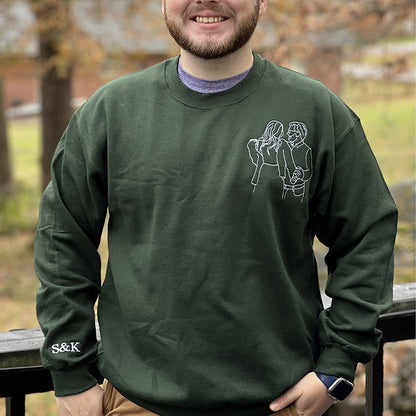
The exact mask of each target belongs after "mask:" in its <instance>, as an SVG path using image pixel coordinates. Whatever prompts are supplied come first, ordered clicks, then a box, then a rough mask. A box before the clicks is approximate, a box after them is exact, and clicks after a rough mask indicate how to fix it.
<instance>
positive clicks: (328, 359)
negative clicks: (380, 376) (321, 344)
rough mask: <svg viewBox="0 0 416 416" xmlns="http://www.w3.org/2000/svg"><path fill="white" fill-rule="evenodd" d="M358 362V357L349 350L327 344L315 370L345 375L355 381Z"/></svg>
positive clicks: (340, 375) (338, 375)
mask: <svg viewBox="0 0 416 416" xmlns="http://www.w3.org/2000/svg"><path fill="white" fill-rule="evenodd" d="M357 364H358V361H357V359H356V358H355V357H354V356H353V355H352V354H351V353H349V352H348V351H345V350H343V349H341V348H337V347H329V346H327V347H325V348H324V349H323V350H322V352H321V355H320V357H319V359H318V362H317V364H316V367H315V372H317V373H322V374H330V375H334V376H337V377H343V378H345V379H347V380H349V381H351V382H353V381H354V378H355V370H356V369H357Z"/></svg>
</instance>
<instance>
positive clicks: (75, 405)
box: [56, 384, 103, 416]
mask: <svg viewBox="0 0 416 416" xmlns="http://www.w3.org/2000/svg"><path fill="white" fill-rule="evenodd" d="M56 405H57V407H58V412H59V416H103V390H102V388H101V387H100V386H99V385H98V384H97V385H95V386H94V387H92V388H91V389H89V390H86V391H84V392H82V393H80V394H74V395H73V396H64V397H57V398H56Z"/></svg>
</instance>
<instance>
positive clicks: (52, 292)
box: [35, 0, 397, 416]
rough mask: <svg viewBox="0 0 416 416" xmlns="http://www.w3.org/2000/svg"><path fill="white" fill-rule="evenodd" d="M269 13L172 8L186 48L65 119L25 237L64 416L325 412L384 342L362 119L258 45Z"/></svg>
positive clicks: (387, 259) (375, 209)
mask: <svg viewBox="0 0 416 416" xmlns="http://www.w3.org/2000/svg"><path fill="white" fill-rule="evenodd" d="M266 8H267V0H257V1H256V0H164V1H163V2H162V12H163V16H164V18H165V21H166V25H167V28H168V30H169V32H170V33H171V35H172V37H173V38H174V39H175V41H176V42H177V43H178V45H179V46H180V56H178V57H175V58H172V59H169V60H167V61H164V62H162V63H160V64H158V65H155V66H153V67H151V68H148V69H146V70H143V71H140V72H137V73H133V74H130V75H127V76H125V77H122V78H119V79H117V80H114V81H112V82H110V83H108V84H106V85H105V86H103V87H102V88H101V89H99V90H98V91H97V92H96V93H95V94H94V95H93V96H92V97H91V98H90V99H89V100H88V101H87V102H86V103H85V104H84V105H83V106H82V107H81V108H80V109H79V110H78V111H77V112H76V113H75V114H74V116H73V118H72V120H71V122H70V124H69V125H68V128H67V130H66V131H65V133H64V135H63V137H62V139H61V141H60V143H59V145H58V147H57V150H56V154H55V157H54V160H53V163H52V181H51V183H50V184H49V186H48V187H47V189H46V190H45V193H44V195H43V197H42V201H41V207H40V217H39V225H38V229H37V234H36V241H35V267H36V272H37V275H38V277H39V279H40V282H41V286H40V288H39V291H38V297H37V312H38V318H39V322H40V324H41V326H42V329H43V331H44V333H45V342H44V345H43V348H42V352H41V353H42V360H43V363H44V365H45V366H46V367H47V368H49V369H50V370H51V374H52V377H53V381H54V386H55V394H56V397H57V405H58V410H59V414H60V416H81V415H82V416H101V415H103V414H104V415H108V416H135V415H142V416H145V415H146V416H147V415H154V414H158V415H162V416H266V415H271V414H276V415H279V416H296V415H298V414H299V415H302V416H321V415H322V414H323V413H324V412H325V411H326V410H327V409H328V408H329V407H330V406H331V405H332V404H333V403H334V402H335V401H337V400H343V399H344V398H346V397H347V396H348V394H349V393H350V392H351V390H352V387H353V381H354V374H355V368H356V365H357V363H358V362H360V361H361V362H366V361H368V360H370V359H371V358H372V357H373V356H374V355H375V353H376V352H377V348H378V341H379V338H380V333H379V331H378V330H377V329H376V328H375V324H376V322H377V318H378V316H379V314H380V313H382V312H383V311H385V310H386V309H387V308H388V307H389V306H390V304H391V292H392V290H391V289H392V277H393V245H394V239H395V233H396V221H397V210H396V207H395V205H394V202H393V200H392V199H391V196H390V194H389V191H388V189H387V186H386V184H385V182H384V180H383V178H382V175H381V173H380V170H379V168H378V165H377V162H376V161H375V159H374V156H373V154H372V152H371V150H370V148H369V146H368V143H367V140H366V137H365V135H364V132H363V130H362V127H361V124H360V121H359V119H358V117H357V116H356V115H355V114H354V113H353V112H352V111H351V110H350V109H349V108H348V107H347V106H346V105H345V104H344V103H343V102H342V101H341V100H340V99H339V98H338V97H336V96H335V95H334V94H333V93H331V92H330V91H329V90H328V89H327V88H326V87H324V86H323V85H322V84H320V83H318V82H316V81H313V80H311V79H309V78H306V77H304V76H302V75H300V74H298V73H295V72H293V71H290V70H289V69H285V68H282V67H280V66H278V65H276V64H274V63H271V62H269V61H267V60H266V59H264V58H262V57H261V56H259V55H258V54H256V53H254V52H253V50H252V44H251V36H252V34H253V32H254V30H255V28H256V25H257V22H258V19H259V18H260V17H261V16H262V15H263V14H264V13H265V12H266ZM107 212H108V214H109V224H108V246H109V259H108V265H107V273H106V278H105V282H104V285H103V286H102V287H101V281H100V257H99V254H98V252H97V247H98V244H99V241H100V237H101V233H102V229H103V225H104V221H105V218H106V215H107ZM315 237H317V238H318V239H319V240H320V241H321V242H322V243H323V244H325V245H326V246H327V247H328V249H329V251H328V255H327V257H326V263H327V266H328V272H329V279H328V283H327V287H326V292H327V294H328V295H329V296H330V297H331V298H332V305H331V308H330V309H324V308H323V305H322V301H321V296H320V288H319V284H318V273H317V267H316V261H315V257H314V253H313V248H312V247H313V240H314V238H315ZM98 296H99V304H98V305H99V306H98V319H99V324H100V333H101V340H100V342H97V340H96V336H95V317H94V304H95V302H96V299H97V297H98ZM93 363H97V364H98V367H99V370H100V371H101V374H102V375H103V376H104V378H105V383H104V386H103V388H102V387H100V386H99V385H98V384H97V381H96V379H95V378H94V377H93V375H92V374H91V373H90V365H91V364H93Z"/></svg>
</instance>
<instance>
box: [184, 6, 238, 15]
mask: <svg viewBox="0 0 416 416" xmlns="http://www.w3.org/2000/svg"><path fill="white" fill-rule="evenodd" d="M206 11H210V12H215V13H218V14H220V15H222V16H232V14H233V13H232V12H231V10H230V9H228V8H227V7H224V6H222V5H219V4H211V5H192V6H189V9H187V10H186V14H187V15H188V16H189V15H195V14H198V13H199V12H206Z"/></svg>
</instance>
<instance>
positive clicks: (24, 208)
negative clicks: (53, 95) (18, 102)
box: [0, 119, 40, 235]
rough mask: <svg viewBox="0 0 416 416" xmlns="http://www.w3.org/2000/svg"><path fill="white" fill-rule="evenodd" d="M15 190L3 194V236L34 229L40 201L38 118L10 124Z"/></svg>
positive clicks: (0, 202)
mask: <svg viewBox="0 0 416 416" xmlns="http://www.w3.org/2000/svg"><path fill="white" fill-rule="evenodd" d="M8 132H9V141H10V152H11V155H12V166H13V178H14V189H13V191H12V192H11V194H10V195H1V194H0V235H1V234H5V233H10V232H13V231H21V230H31V229H33V228H34V227H35V225H36V221H37V216H38V204H39V198H40V164H39V161H40V126H39V122H38V121H37V120H35V119H32V120H28V121H19V120H16V121H13V122H11V123H9V128H8Z"/></svg>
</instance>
